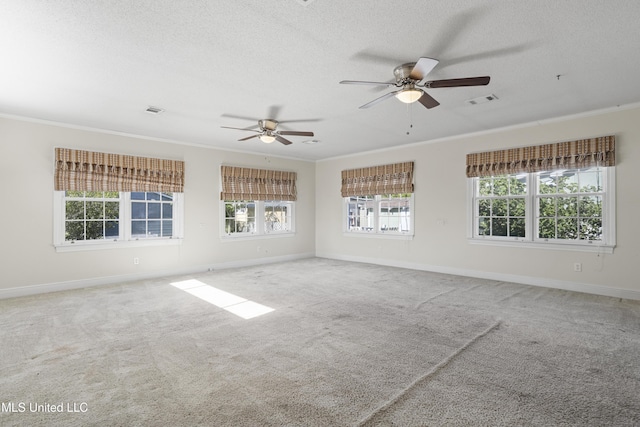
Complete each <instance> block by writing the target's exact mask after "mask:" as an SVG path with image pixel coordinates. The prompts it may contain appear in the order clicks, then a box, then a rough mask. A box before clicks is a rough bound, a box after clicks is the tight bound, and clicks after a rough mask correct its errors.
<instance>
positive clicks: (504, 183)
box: [493, 176, 509, 196]
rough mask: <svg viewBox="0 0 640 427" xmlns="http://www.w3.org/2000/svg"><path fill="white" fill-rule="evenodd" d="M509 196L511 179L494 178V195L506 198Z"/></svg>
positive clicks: (503, 177)
mask: <svg viewBox="0 0 640 427" xmlns="http://www.w3.org/2000/svg"><path fill="white" fill-rule="evenodd" d="M508 194H509V178H508V177H507V176H494V177H493V195H494V196H506V195H508Z"/></svg>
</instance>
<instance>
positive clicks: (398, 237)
mask: <svg viewBox="0 0 640 427" xmlns="http://www.w3.org/2000/svg"><path fill="white" fill-rule="evenodd" d="M342 235H343V236H345V237H365V238H373V239H391V240H413V234H408V233H407V234H400V233H368V232H362V231H345V232H343V233H342Z"/></svg>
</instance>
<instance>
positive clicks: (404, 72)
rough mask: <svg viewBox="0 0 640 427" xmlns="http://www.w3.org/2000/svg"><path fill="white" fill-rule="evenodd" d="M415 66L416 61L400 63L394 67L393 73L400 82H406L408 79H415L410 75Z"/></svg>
mask: <svg viewBox="0 0 640 427" xmlns="http://www.w3.org/2000/svg"><path fill="white" fill-rule="evenodd" d="M415 66H416V63H415V62H408V63H406V64H402V65H398V66H397V67H396V68H394V69H393V75H394V76H396V81H397V82H398V83H403V82H406V80H413V79H411V77H410V75H411V71H413V68H414V67H415Z"/></svg>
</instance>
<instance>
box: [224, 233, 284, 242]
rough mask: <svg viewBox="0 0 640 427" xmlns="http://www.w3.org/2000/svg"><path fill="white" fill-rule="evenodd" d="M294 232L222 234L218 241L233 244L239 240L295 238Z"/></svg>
mask: <svg viewBox="0 0 640 427" xmlns="http://www.w3.org/2000/svg"><path fill="white" fill-rule="evenodd" d="M295 235H296V233H295V232H286V233H285V232H282V233H267V234H252V233H246V234H244V233H242V234H238V233H234V234H223V235H222V236H220V240H221V241H223V242H233V241H239V240H262V239H277V238H279V237H295Z"/></svg>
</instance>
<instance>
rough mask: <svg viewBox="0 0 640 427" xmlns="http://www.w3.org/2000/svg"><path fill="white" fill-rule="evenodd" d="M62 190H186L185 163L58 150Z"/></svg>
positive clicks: (57, 171) (58, 187) (57, 177)
mask: <svg viewBox="0 0 640 427" xmlns="http://www.w3.org/2000/svg"><path fill="white" fill-rule="evenodd" d="M55 156H56V164H55V189H56V190H59V191H64V190H76V191H159V192H174V193H181V192H183V191H184V162H183V161H180V160H163V159H153V158H147V157H134V156H126V155H123V154H108V153H96V152H93V151H83V150H73V149H69V148H56V152H55Z"/></svg>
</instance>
